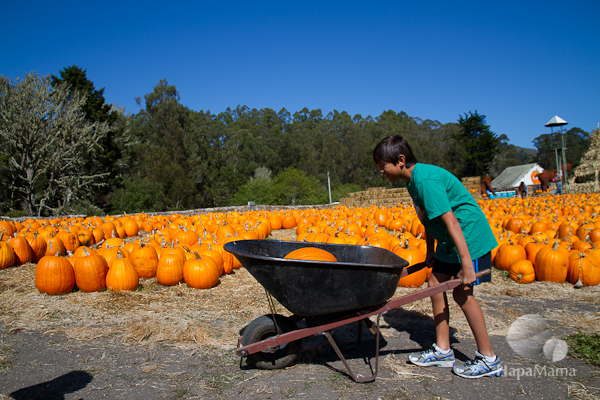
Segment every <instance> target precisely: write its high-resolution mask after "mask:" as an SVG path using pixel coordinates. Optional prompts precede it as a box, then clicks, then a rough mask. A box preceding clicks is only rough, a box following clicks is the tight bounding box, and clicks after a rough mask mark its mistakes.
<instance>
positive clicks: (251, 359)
mask: <svg viewBox="0 0 600 400" xmlns="http://www.w3.org/2000/svg"><path fill="white" fill-rule="evenodd" d="M275 319H276V320H277V326H278V327H279V329H280V331H281V333H287V332H291V331H293V330H296V329H297V327H296V324H294V323H293V322H292V321H290V320H289V319H288V318H286V317H284V316H283V315H278V314H276V315H275ZM276 335H278V332H277V328H276V327H275V323H274V322H273V316H272V315H263V316H262V317H258V318H256V319H255V320H254V321H252V322H251V323H250V324H249V325H248V326H247V327H246V329H244V334H243V337H242V345H243V346H248V345H250V344H253V343H257V342H260V341H262V340H265V339H268V338H270V337H273V336H276ZM301 347H302V339H299V340H295V341H293V342H291V343H285V344H283V345H281V346H278V347H277V348H275V349H273V350H274V351H273V352H272V351H271V350H270V349H267V350H263V351H260V352H258V353H254V354H250V355H248V357H247V361H248V363H249V364H252V365H254V366H255V367H257V368H260V369H279V368H285V367H287V366H289V365H291V364H293V363H294V362H295V361H296V358H297V357H298V353H300V348H301Z"/></svg>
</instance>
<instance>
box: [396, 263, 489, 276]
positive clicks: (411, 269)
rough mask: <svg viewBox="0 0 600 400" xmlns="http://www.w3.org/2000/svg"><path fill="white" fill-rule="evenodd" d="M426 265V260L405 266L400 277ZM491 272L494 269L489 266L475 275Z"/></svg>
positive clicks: (484, 274)
mask: <svg viewBox="0 0 600 400" xmlns="http://www.w3.org/2000/svg"><path fill="white" fill-rule="evenodd" d="M426 266H427V265H426V264H425V263H424V262H420V263H416V264H414V265H411V266H410V267H406V268H404V269H403V270H402V274H401V275H400V278H404V277H405V276H407V275H410V274H412V273H414V272H417V271H419V270H421V269H423V268H425V267H426ZM491 273H492V270H491V269H489V268H488V269H484V270H482V271H479V272H477V273H476V274H475V276H476V277H477V278H481V277H483V276H486V275H489V274H491Z"/></svg>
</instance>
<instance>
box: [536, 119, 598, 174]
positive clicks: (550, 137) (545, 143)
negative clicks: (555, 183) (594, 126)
mask: <svg viewBox="0 0 600 400" xmlns="http://www.w3.org/2000/svg"><path fill="white" fill-rule="evenodd" d="M561 135H563V133H561V132H554V133H546V134H543V135H540V136H538V137H536V138H535V139H533V145H534V146H535V148H536V149H537V151H538V155H537V158H536V162H537V163H538V164H540V165H541V166H542V167H544V168H545V169H549V170H555V169H556V156H557V154H556V149H558V157H561V158H560V161H561V163H562V151H561V148H562V143H563V137H561ZM564 143H565V148H566V150H565V153H566V154H565V156H566V158H567V163H569V164H573V165H575V166H577V165H579V163H580V162H581V161H580V160H581V157H582V156H583V155H584V154H585V152H586V151H587V149H588V148H589V145H590V136H589V133H587V132H586V131H584V130H583V129H581V128H571V129H569V130H568V131H566V132H565V133H564Z"/></svg>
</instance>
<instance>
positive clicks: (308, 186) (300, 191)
mask: <svg viewBox="0 0 600 400" xmlns="http://www.w3.org/2000/svg"><path fill="white" fill-rule="evenodd" d="M326 196H327V194H326V192H325V190H324V188H323V186H322V185H321V184H320V183H319V181H318V180H317V179H316V178H312V177H310V176H307V175H306V174H305V173H304V172H302V171H300V170H299V169H295V168H288V169H286V170H285V171H283V172H281V173H279V174H277V176H276V177H275V179H274V180H273V189H272V193H270V204H277V205H292V206H294V205H311V204H324V203H328V200H327V198H326Z"/></svg>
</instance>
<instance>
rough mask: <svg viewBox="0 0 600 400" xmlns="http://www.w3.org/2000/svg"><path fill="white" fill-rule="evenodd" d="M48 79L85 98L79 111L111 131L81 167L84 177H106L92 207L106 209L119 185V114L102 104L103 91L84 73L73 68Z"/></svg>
mask: <svg viewBox="0 0 600 400" xmlns="http://www.w3.org/2000/svg"><path fill="white" fill-rule="evenodd" d="M51 79H52V86H53V87H56V86H57V85H60V84H67V85H68V86H69V92H70V94H71V95H73V94H74V93H78V94H79V95H80V96H81V97H84V98H85V103H84V104H83V106H82V107H81V110H82V111H83V112H84V113H85V119H86V120H87V121H88V122H89V123H90V124H93V123H94V122H100V123H102V122H105V123H107V124H108V126H109V127H110V128H111V129H110V130H109V131H108V132H107V133H106V135H103V136H102V137H101V139H100V140H99V141H98V143H97V144H96V146H94V147H93V148H92V151H91V152H90V157H89V158H88V160H87V162H86V163H85V166H84V169H85V171H86V173H87V174H94V173H106V175H104V178H103V181H104V183H106V184H105V185H102V186H101V187H99V188H98V190H97V191H96V192H95V193H94V203H95V204H96V205H97V206H100V207H104V208H106V206H107V198H108V194H109V193H110V192H111V190H112V188H114V187H115V186H117V187H118V186H119V185H120V184H121V179H120V176H119V166H118V161H119V159H120V158H121V156H122V154H121V147H120V143H119V141H120V136H121V135H122V134H123V129H120V128H118V127H117V124H116V122H117V120H118V117H119V113H118V112H117V111H116V110H115V109H114V108H113V107H111V106H110V105H108V104H106V103H105V99H104V88H102V89H96V88H95V87H94V83H93V82H92V81H90V80H89V79H88V78H87V76H86V70H84V69H81V68H80V67H78V66H76V65H72V66H70V67H66V68H64V69H63V70H62V71H60V78H59V77H56V76H54V75H51Z"/></svg>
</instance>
